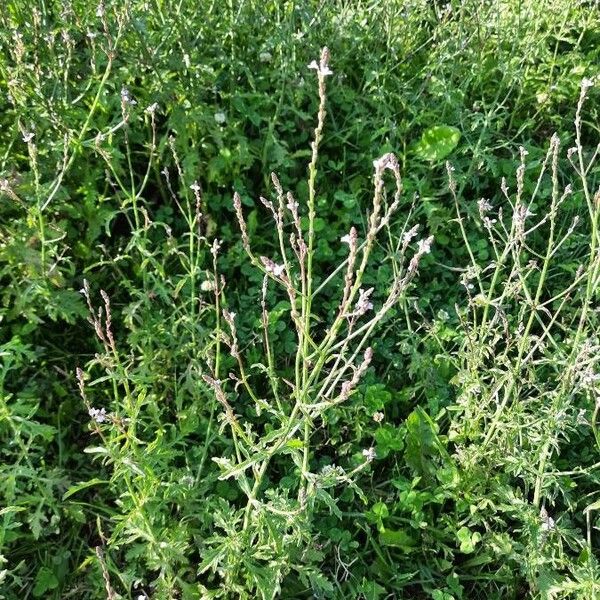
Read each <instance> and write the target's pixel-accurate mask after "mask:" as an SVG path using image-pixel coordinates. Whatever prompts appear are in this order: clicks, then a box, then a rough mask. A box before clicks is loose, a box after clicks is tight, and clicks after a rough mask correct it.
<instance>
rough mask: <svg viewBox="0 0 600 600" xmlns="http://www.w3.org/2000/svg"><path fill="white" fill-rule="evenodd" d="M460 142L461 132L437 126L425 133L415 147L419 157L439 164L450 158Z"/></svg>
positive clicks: (446, 126)
mask: <svg viewBox="0 0 600 600" xmlns="http://www.w3.org/2000/svg"><path fill="white" fill-rule="evenodd" d="M459 140H460V131H459V130H458V129H457V128H456V127H451V126H450V125H435V126H434V127H430V128H429V129H426V130H425V131H424V132H423V135H422V136H421V140H420V141H419V142H418V143H417V145H416V147H415V152H416V153H417V156H419V157H420V158H422V159H424V160H429V161H431V162H437V161H440V160H442V159H443V158H445V157H446V156H448V154H450V152H452V150H454V148H456V145H457V144H458V141H459Z"/></svg>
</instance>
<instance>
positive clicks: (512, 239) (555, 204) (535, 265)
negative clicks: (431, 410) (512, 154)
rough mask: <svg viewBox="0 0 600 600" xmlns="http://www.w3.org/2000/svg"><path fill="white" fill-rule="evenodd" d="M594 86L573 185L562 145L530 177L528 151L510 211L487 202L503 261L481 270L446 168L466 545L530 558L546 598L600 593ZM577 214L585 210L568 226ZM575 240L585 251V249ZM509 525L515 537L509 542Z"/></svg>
mask: <svg viewBox="0 0 600 600" xmlns="http://www.w3.org/2000/svg"><path fill="white" fill-rule="evenodd" d="M590 87H592V82H591V81H590V80H587V79H586V80H584V82H583V84H582V87H581V95H580V98H579V102H578V105H577V111H576V117H575V143H574V145H573V147H571V148H569V149H568V150H567V152H566V155H567V158H568V161H569V163H570V166H571V169H572V172H571V173H564V172H561V170H560V165H561V155H563V154H564V151H562V149H561V140H560V138H559V136H558V135H556V134H555V135H554V136H553V137H552V139H551V140H550V145H549V148H548V151H547V153H546V155H545V157H543V158H542V160H540V161H538V162H537V164H533V165H528V163H527V158H526V156H527V151H526V150H525V149H524V148H521V150H520V154H521V163H520V166H519V167H518V169H517V172H516V181H515V184H516V186H515V188H516V189H515V190H514V191H511V190H510V189H509V184H508V182H507V181H506V180H503V181H502V186H501V188H502V193H503V196H504V201H505V202H504V208H502V207H500V208H496V207H493V206H492V205H491V204H490V202H489V200H487V199H485V198H482V199H481V200H479V202H478V212H479V217H480V223H481V225H482V229H483V231H485V233H486V235H487V236H488V239H489V242H490V245H491V247H492V248H493V254H492V261H491V262H490V263H487V264H486V263H484V264H482V263H481V261H478V260H477V259H475V257H474V252H473V249H472V248H471V247H470V244H469V240H468V238H467V236H466V234H465V228H464V227H465V226H464V215H462V213H461V211H459V210H458V209H459V205H458V199H457V197H456V183H455V180H454V175H453V173H452V168H451V167H450V166H448V174H449V178H450V190H451V192H452V193H453V194H454V199H455V201H456V207H457V211H458V215H457V216H458V219H459V222H460V224H461V229H462V231H463V235H464V241H465V245H466V247H467V248H468V250H469V255H470V256H471V260H472V262H471V264H470V265H469V266H468V267H467V269H466V270H465V272H464V274H463V276H462V279H461V281H462V284H463V286H464V289H465V292H466V296H467V303H466V306H464V307H463V306H457V308H456V310H457V313H458V315H459V319H460V328H461V332H462V335H461V338H462V339H463V342H462V344H461V347H460V351H459V353H458V356H457V369H458V372H457V374H456V376H455V377H454V382H455V384H456V386H457V390H458V394H457V399H456V404H455V405H454V406H452V407H451V409H450V410H451V413H450V417H451V420H450V426H449V439H450V440H451V441H452V443H453V445H454V446H455V451H454V457H455V459H456V464H457V466H458V468H459V470H460V471H461V472H462V476H461V478H462V480H463V482H464V484H465V485H466V489H465V492H464V493H465V494H467V495H468V496H471V494H473V496H471V500H470V502H471V505H472V506H473V507H474V508H473V511H472V516H471V518H470V519H469V521H470V523H469V525H468V527H470V528H471V529H470V531H468V532H467V534H466V538H468V539H472V536H475V538H474V539H475V542H476V543H479V541H480V540H481V539H482V538H481V536H482V535H483V536H484V537H483V540H484V541H483V546H484V547H485V545H486V544H487V545H488V547H489V549H491V550H492V551H494V548H495V551H496V552H497V551H498V550H499V549H500V548H502V549H503V550H502V551H503V552H505V553H506V556H507V557H509V556H514V559H515V560H516V561H519V558H518V557H519V556H520V557H521V559H522V560H521V562H520V566H519V568H520V570H521V574H522V576H523V577H524V579H525V580H526V581H527V582H528V584H529V586H530V591H531V594H532V595H534V596H536V597H538V596H539V597H540V598H571V597H576V598H594V597H597V596H598V594H599V593H600V568H599V565H598V561H597V557H596V553H595V550H594V546H593V537H594V534H593V529H594V527H593V522H594V521H595V519H596V516H595V512H596V511H597V510H598V507H599V504H598V499H597V493H596V488H597V482H598V476H597V473H596V470H597V468H598V463H597V461H596V460H594V459H593V455H594V454H595V453H596V452H597V450H598V448H599V447H600V446H598V444H599V443H600V437H599V432H598V428H597V416H598V410H599V408H598V407H599V406H600V395H599V392H600V388H599V382H600V375H599V369H598V367H599V355H598V349H599V339H598V327H599V321H598V310H597V302H598V298H599V293H598V290H599V289H600V287H599V286H600V187H598V177H597V172H598V171H597V167H596V161H597V158H598V152H599V150H600V145H598V146H597V147H596V149H595V150H593V151H591V152H589V151H586V150H585V149H584V146H583V143H582V139H583V135H584V134H583V128H584V125H583V122H584V121H583V116H582V111H583V107H584V102H585V99H586V96H587V94H588V91H589V89H590ZM532 177H535V178H534V179H533V181H532V182H531V183H529V182H528V179H531V178H532ZM569 205H570V207H575V209H576V210H575V212H576V214H575V215H574V216H571V217H569V216H568V214H569V208H568V206H569ZM579 207H582V208H583V209H584V210H578V209H579ZM507 213H508V214H507ZM575 236H580V237H581V239H585V240H587V244H586V246H585V248H582V244H581V243H574V241H573V238H574V237H575ZM575 249H577V250H576V251H577V255H576V257H575V259H574V257H573V255H572V253H573V251H574V250H575ZM467 490H468V491H467ZM475 507H476V508H475ZM508 524H510V527H511V529H512V530H513V531H515V532H516V535H514V536H508V535H507V534H506V533H501V531H500V528H502V529H503V528H504V527H506V526H507V525H508ZM474 532H477V533H474ZM483 532H485V533H483ZM484 547H480V550H479V552H480V553H481V555H482V557H483V556H485V554H486V550H484Z"/></svg>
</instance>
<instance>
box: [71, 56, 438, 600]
mask: <svg viewBox="0 0 600 600" xmlns="http://www.w3.org/2000/svg"><path fill="white" fill-rule="evenodd" d="M310 68H312V69H315V70H316V73H317V79H318V89H319V109H318V115H317V125H316V127H315V130H314V140H313V142H312V156H311V161H310V164H309V166H308V197H307V198H306V201H305V204H304V206H305V207H302V208H301V207H300V204H299V203H298V202H297V201H296V199H295V198H294V196H293V194H292V193H291V192H287V193H286V192H284V190H283V188H282V186H281V184H280V183H279V180H278V178H277V176H276V175H275V174H272V181H273V185H274V188H275V195H276V200H275V202H273V201H271V200H268V199H266V198H261V201H262V203H263V205H264V206H265V207H266V208H267V209H268V212H269V213H270V215H271V217H272V218H273V221H274V224H275V230H276V233H277V242H276V246H277V250H278V255H277V256H274V255H273V256H270V257H267V256H257V255H255V253H254V252H253V250H252V247H251V240H250V236H249V233H248V227H247V224H246V221H245V218H244V215H243V209H242V201H241V198H240V196H239V194H237V193H236V194H235V196H234V201H233V202H234V207H235V211H236V214H237V219H238V222H239V226H240V229H241V236H242V241H243V246H244V249H245V250H246V252H247V255H248V257H249V260H250V261H251V263H252V265H253V266H254V267H256V268H258V269H260V271H261V272H262V274H263V284H262V297H261V299H260V307H261V313H260V326H261V334H260V338H261V341H260V343H261V344H262V346H263V350H264V360H263V362H255V363H254V364H247V361H246V360H245V359H244V349H243V347H242V346H241V343H240V339H239V337H238V333H237V330H236V316H235V314H234V313H233V312H232V311H231V310H230V309H229V308H221V307H222V306H223V304H224V303H225V302H226V289H227V288H226V285H225V281H224V279H223V278H222V277H220V276H219V274H218V272H217V256H218V253H219V250H220V246H221V244H220V242H219V240H217V239H214V240H213V241H212V243H210V252H211V254H212V257H213V267H214V270H213V276H212V279H211V280H210V285H209V286H207V287H208V288H210V289H212V291H213V293H214V304H213V306H214V312H215V315H216V331H215V336H216V338H215V344H214V347H213V350H212V352H210V355H211V356H212V358H209V359H208V360H207V363H208V364H206V363H205V365H206V366H205V367H204V368H203V371H204V374H203V380H204V381H205V382H206V384H208V386H209V388H211V389H212V391H213V393H214V395H215V398H216V400H217V402H218V404H219V410H218V416H217V420H218V421H219V422H220V423H221V432H222V433H224V434H227V436H229V439H230V440H231V444H232V445H231V448H232V453H231V455H226V456H215V455H214V450H213V448H212V447H210V446H209V445H208V441H209V440H208V438H207V444H206V445H205V451H206V452H207V454H208V456H211V458H212V460H213V461H214V462H215V463H217V464H218V466H219V467H220V474H219V479H220V480H228V479H233V480H235V481H236V482H237V484H238V485H239V489H240V490H241V492H242V493H243V497H245V501H244V502H243V503H241V506H238V505H237V504H239V503H234V504H232V503H230V502H227V501H225V499H221V500H215V499H212V500H211V506H212V511H213V514H212V519H213V525H214V531H213V532H212V535H211V536H210V537H208V538H207V539H205V540H203V541H202V545H201V549H200V557H201V559H202V562H201V564H200V565H199V567H198V572H199V574H204V573H207V572H208V573H212V574H214V575H215V576H216V579H215V578H214V577H213V576H211V577H209V580H212V579H214V583H213V584H212V585H211V584H209V583H206V584H202V585H201V586H200V589H201V590H202V591H203V594H204V596H203V597H207V598H208V597H231V595H232V594H233V595H235V596H236V597H244V598H246V597H247V598H253V597H260V598H265V599H266V598H274V597H275V596H276V595H277V594H278V592H280V591H281V583H282V581H283V579H284V578H285V577H286V576H287V575H288V574H289V573H290V572H291V571H295V572H296V573H297V575H298V576H299V577H300V580H301V581H303V582H304V583H305V585H307V586H309V587H312V588H313V589H315V590H321V591H325V590H327V589H328V587H329V584H328V583H327V582H326V580H325V579H324V578H323V577H322V575H321V574H320V573H319V571H318V570H317V569H316V568H315V560H316V559H317V558H318V557H319V556H320V554H319V553H318V552H317V553H316V554H315V552H314V550H312V549H311V545H312V543H313V538H314V535H315V533H316V532H315V527H314V523H313V520H314V517H313V515H314V513H315V511H317V510H318V509H319V508H320V509H323V508H325V509H326V510H328V511H333V512H336V511H337V512H339V509H337V507H336V499H335V491H334V489H335V488H336V487H342V488H345V487H348V486H350V487H352V488H353V489H355V490H356V492H357V493H358V494H359V495H361V496H362V497H363V499H364V501H365V502H366V498H365V497H364V495H363V494H362V492H361V490H360V487H359V486H358V485H357V484H356V479H357V478H358V475H359V473H360V472H361V471H363V470H364V469H365V468H366V467H367V466H368V465H369V463H371V462H372V460H373V459H374V458H375V451H374V449H373V448H365V449H364V450H363V452H362V454H359V455H358V456H357V457H355V458H354V459H353V460H352V461H351V463H350V464H348V465H345V466H344V465H339V464H338V465H330V466H328V467H325V468H323V469H320V470H319V471H317V472H314V471H313V470H312V467H311V461H312V455H313V446H312V443H311V440H312V437H313V434H314V431H315V429H316V428H317V427H318V426H319V423H320V421H321V419H322V417H323V415H324V413H325V412H327V411H330V410H333V409H335V407H336V406H338V405H340V404H342V403H344V402H346V401H347V400H348V398H349V397H350V395H351V394H353V393H354V392H355V391H356V388H357V386H358V384H359V383H360V380H361V378H362V377H363V375H364V374H365V372H366V370H367V369H368V367H369V364H370V362H371V359H372V355H373V351H372V349H371V347H370V346H369V345H368V343H369V340H370V339H371V337H372V333H373V331H374V330H375V328H376V326H377V325H378V324H379V323H380V322H381V321H382V320H383V319H384V318H385V316H386V315H387V314H388V312H389V311H390V310H391V309H392V308H393V307H394V305H395V304H396V303H397V302H398V300H399V299H400V298H401V297H402V295H403V294H404V293H405V292H406V290H407V289H408V287H409V285H410V283H411V282H412V280H413V278H414V277H415V275H416V274H417V270H418V266H419V261H420V259H421V257H422V256H423V255H424V254H426V253H428V252H429V251H430V246H431V243H432V238H431V237H429V238H427V239H421V240H419V241H418V243H417V244H416V250H415V251H414V252H412V256H411V257H410V260H407V259H406V257H407V254H409V252H410V251H409V245H410V244H411V242H412V241H413V238H415V236H416V235H417V229H418V226H414V227H412V228H408V226H407V224H406V223H405V225H404V227H403V228H402V229H401V231H400V232H399V233H398V235H397V239H398V244H397V248H396V251H395V253H394V255H393V256H392V257H390V259H391V260H393V264H394V276H393V278H392V280H391V281H389V283H388V287H387V289H386V290H383V292H384V294H383V295H382V296H381V295H378V294H376V293H374V289H373V288H368V289H365V287H363V285H364V277H365V274H366V273H367V272H368V270H369V269H373V264H372V262H371V261H370V258H371V253H372V251H373V248H374V245H375V244H376V241H377V237H378V235H379V234H380V233H381V232H382V231H383V230H385V229H386V228H388V227H389V226H390V219H391V217H392V215H393V214H394V213H395V212H396V211H397V209H398V208H399V206H400V201H401V192H402V184H401V177H400V170H399V165H398V161H397V159H396V157H395V156H394V155H392V154H386V155H385V156H383V157H382V158H380V159H378V160H376V161H375V162H374V195H373V201H372V205H371V210H370V214H369V216H368V219H367V229H366V233H365V237H364V239H363V240H362V241H361V240H360V239H359V235H358V233H357V230H356V229H355V228H354V227H352V228H351V229H350V231H349V232H348V234H347V235H345V236H343V238H342V239H341V240H340V243H345V244H347V246H348V255H347V258H346V259H345V261H343V263H342V264H341V265H340V266H339V267H338V268H337V269H335V270H334V271H333V272H331V273H325V274H323V273H319V272H318V270H317V265H316V261H315V255H316V245H315V237H316V233H315V219H316V217H317V211H316V196H317V187H316V184H317V165H318V150H319V143H320V141H321V138H322V136H323V131H324V126H325V116H326V85H325V82H326V77H327V76H328V75H330V74H331V70H330V67H329V52H328V50H327V49H323V51H322V53H321V57H320V61H319V62H318V63H317V62H316V61H315V62H313V63H312V64H311V65H310ZM387 171H389V172H390V173H391V174H392V176H393V185H394V189H393V192H392V197H391V200H390V201H389V202H388V200H387V193H386V186H385V181H384V175H385V174H386V172H387ZM179 175H180V176H181V177H183V173H182V172H180V173H179ZM115 176H116V174H115ZM192 187H193V188H194V192H195V194H196V200H197V202H196V206H197V207H199V205H200V202H201V199H200V194H199V190H198V189H197V186H194V185H193V186H192ZM131 194H132V198H135V197H136V196H137V192H135V191H132V193H131ZM173 199H174V201H175V202H176V203H177V204H178V205H179V206H181V205H180V202H179V200H178V199H177V197H176V196H175V194H173ZM133 208H134V210H135V204H134V205H133ZM182 212H183V214H184V216H186V220H187V221H188V224H189V231H188V233H187V234H186V235H187V237H188V240H189V255H187V254H186V255H185V261H184V263H185V264H186V265H189V268H190V269H197V268H198V264H196V263H195V262H194V259H195V258H196V257H197V254H196V252H195V248H198V247H200V246H206V245H207V244H208V241H207V240H206V238H205V237H204V236H202V235H201V232H200V230H199V229H198V226H199V223H200V209H199V208H197V209H196V211H195V212H193V211H190V208H189V206H188V210H187V211H186V210H185V209H184V208H182ZM134 215H135V212H134ZM136 223H138V221H137V220H136ZM150 255H151V254H150ZM190 281H191V283H189V285H187V286H186V287H187V288H188V289H189V292H190V294H191V296H190V301H189V302H188V303H185V304H184V306H187V307H193V306H194V305H195V304H197V303H198V300H197V293H198V291H199V290H198V288H197V287H196V286H195V285H194V283H193V281H194V280H193V278H192V276H191V274H190ZM270 285H273V286H275V287H276V288H277V289H279V290H280V293H282V294H283V296H284V298H285V299H286V301H287V309H286V312H287V314H288V317H287V323H288V324H289V326H290V327H292V328H293V330H294V332H295V335H296V344H295V351H294V352H293V354H291V355H286V354H285V351H283V350H282V349H281V348H278V347H277V345H275V344H273V342H272V340H271V335H272V326H273V319H272V315H271V311H270V308H269V305H268V299H269V298H272V294H269V286H270ZM328 288H332V289H334V290H335V291H336V292H337V293H338V294H339V299H338V303H337V309H336V310H335V311H334V312H333V313H329V314H328V313H324V314H322V313H323V311H321V310H320V307H319V300H320V297H321V295H322V294H324V293H329V290H328ZM82 291H83V294H84V295H85V297H86V299H87V302H88V306H89V310H90V315H91V317H90V322H91V323H92V324H93V326H94V329H95V332H96V334H97V336H98V338H99V340H100V341H101V342H102V345H103V348H104V352H103V353H102V354H101V355H99V356H98V357H97V358H96V359H95V360H94V361H93V362H92V363H91V364H90V367H92V366H94V365H99V366H101V367H102V368H104V369H107V371H108V376H107V377H108V380H109V381H111V382H112V397H113V401H112V409H111V411H110V412H107V410H106V408H105V407H101V408H99V407H97V406H92V405H91V404H89V401H88V398H87V395H86V383H85V375H84V373H83V371H81V370H80V371H78V379H79V384H80V391H81V394H82V396H83V398H84V400H85V401H86V403H88V409H89V413H90V416H91V417H92V420H93V430H94V431H95V432H96V433H97V435H98V436H99V438H100V440H101V442H102V443H101V445H100V446H97V447H95V448H90V449H88V452H92V453H94V454H98V455H99V456H101V457H104V460H105V462H107V463H112V465H113V467H112V468H113V475H112V478H111V481H112V483H113V484H114V485H116V486H117V488H119V489H124V490H126V492H124V494H122V495H121V497H120V500H119V504H120V505H121V506H122V508H125V500H124V498H127V507H128V508H129V511H130V512H129V513H128V514H127V513H122V517H120V518H119V521H121V522H120V524H119V525H117V526H116V527H115V528H114V530H113V532H112V534H111V541H110V543H109V547H110V546H111V545H115V546H117V547H118V546H119V545H121V544H124V543H126V542H128V541H129V542H131V541H133V540H134V539H138V538H140V537H142V538H144V539H145V540H146V543H147V545H148V546H149V547H148V548H147V549H146V550H145V552H146V553H147V556H148V557H153V558H152V559H151V560H149V566H151V568H153V569H156V570H158V571H159V574H158V581H157V582H155V584H154V585H158V586H159V589H161V590H162V593H175V590H177V589H178V587H179V584H180V583H179V582H178V581H177V579H178V578H177V576H176V573H177V569H176V568H175V566H174V562H176V561H177V556H178V555H181V554H182V553H183V552H184V549H185V548H186V547H187V544H183V539H185V538H186V537H189V536H185V535H184V536H183V537H182V538H181V539H179V540H175V539H171V540H170V541H165V540H161V538H160V535H159V534H158V532H157V531H155V530H154V529H153V527H152V523H153V522H154V521H156V515H155V514H148V511H149V508H147V506H146V505H147V504H148V505H149V506H152V507H155V502H156V500H157V495H156V488H155V486H157V485H161V482H160V477H161V475H160V473H156V472H155V470H154V468H153V465H152V464H151V462H150V461H149V457H150V456H151V455H152V453H151V452H150V453H148V449H147V446H153V445H155V444H160V443H161V436H160V435H158V434H159V431H160V429H159V430H154V431H152V432H151V431H150V430H148V428H147V427H145V426H143V425H142V423H141V422H140V419H141V411H142V407H143V406H144V405H145V404H146V403H147V397H146V394H147V393H151V392H150V389H151V386H152V383H151V382H149V386H148V385H144V384H143V383H142V384H140V382H139V381H138V380H136V379H137V378H136V375H135V374H130V366H129V365H130V362H131V361H130V360H129V359H128V358H127V356H126V355H124V354H123V352H122V351H120V350H119V348H118V346H117V343H116V341H115V338H114V336H113V332H112V314H111V307H110V300H109V297H108V295H107V294H106V292H104V291H102V292H101V296H102V302H103V306H102V307H101V308H99V309H96V308H95V307H94V305H93V302H92V298H91V295H90V290H89V288H88V286H87V283H86V285H85V287H84V289H83V290H82ZM379 296H381V297H379ZM279 318H281V316H279ZM190 323H191V325H192V326H194V325H195V319H194V318H193V315H192V317H191V318H190ZM257 337H258V336H257ZM193 343H194V344H195V343H196V341H193ZM255 343H259V342H258V341H256V342H255ZM225 348H227V349H228V351H229V354H230V355H231V357H233V359H234V360H233V365H232V367H231V371H230V372H229V373H227V374H225V373H224V369H223V367H222V366H221V363H222V362H223V358H222V356H221V353H222V352H223V351H224V349H225ZM198 374H199V371H198ZM107 377H101V378H100V379H95V380H94V382H93V385H97V384H98V383H100V382H102V381H104V380H105V379H107ZM197 385H200V381H199V380H198V381H197ZM239 413H242V414H239ZM151 429H152V428H151ZM148 435H151V436H156V437H155V438H154V439H153V440H152V439H144V438H145V437H146V436H148ZM207 435H209V433H208V432H207ZM205 456H206V455H205ZM205 456H204V457H203V459H204V458H205ZM201 471H202V470H201V469H200V470H199V472H198V475H197V477H199V476H200V474H201ZM292 473H293V474H294V475H293V476H292V477H291V478H290V476H289V475H290V474H292ZM285 474H288V476H287V477H286V481H285V483H283V481H282V480H283V478H284V475H285ZM153 510H155V508H153ZM159 540H160V541H159ZM108 585H109V584H108V583H107V586H108ZM188 585H189V584H188Z"/></svg>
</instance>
